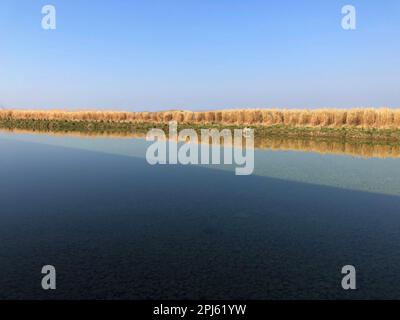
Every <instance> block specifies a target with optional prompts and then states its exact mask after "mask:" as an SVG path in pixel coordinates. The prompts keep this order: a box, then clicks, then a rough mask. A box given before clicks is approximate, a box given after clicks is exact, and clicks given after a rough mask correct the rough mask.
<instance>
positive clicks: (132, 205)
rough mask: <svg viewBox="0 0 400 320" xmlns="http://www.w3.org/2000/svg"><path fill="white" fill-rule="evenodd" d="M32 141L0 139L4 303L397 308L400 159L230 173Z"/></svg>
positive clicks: (294, 156) (0, 288) (0, 289)
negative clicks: (270, 302)
mask: <svg viewBox="0 0 400 320" xmlns="http://www.w3.org/2000/svg"><path fill="white" fill-rule="evenodd" d="M38 139H39V140H40V139H43V141H45V138H38ZM57 139H61V140H62V139H64V138H62V137H61V138H60V137H58V138H57ZM37 142H38V141H36V142H32V141H29V142H27V141H20V140H18V139H12V138H11V139H10V137H7V139H5V138H4V139H3V138H2V137H0V150H1V156H0V204H1V207H0V208H1V209H0V274H1V277H0V298H3V299H4V298H8V299H10V298H29V299H32V298H33V299H39V298H71V299H91V298H100V299H102V298H106V299H121V298H129V299H164V298H165V299H167V298H179V299H181V298H191V299H197V298H206V299H214V298H218V299H221V298H223V299H298V298H312V299H316V298H322V299H333V298H340V299H354V298H377V299H384V298H392V299H396V298H400V198H399V197H398V196H396V194H397V193H398V192H399V189H397V183H398V181H399V178H400V174H399V171H398V170H399V169H398V164H399V163H400V162H399V160H393V159H388V160H384V159H379V160H376V159H375V160H370V161H369V160H360V159H356V158H352V157H340V156H338V157H335V156H326V157H323V156H316V155H312V154H308V155H304V154H299V153H290V152H289V153H283V154H280V155H279V154H277V153H271V152H263V153H262V155H258V156H257V157H256V174H255V175H251V176H235V175H234V174H233V173H232V171H230V170H215V169H210V168H205V167H199V166H191V167H186V166H179V165H177V166H172V165H168V166H150V165H148V164H147V162H146V161H145V159H144V158H143V157H142V158H141V157H134V156H128V155H123V154H116V153H115V152H114V153H112V152H110V153H105V152H100V151H93V150H92V151H90V150H87V149H86V150H85V149H84V148H80V149H78V148H71V147H65V146H56V145H50V144H43V143H37ZM75 143H76V145H77V146H78V145H82V141H81V140H79V139H76V142H75ZM108 143H109V145H110V148H113V147H114V146H115V144H116V143H117V142H115V141H112V140H110V141H109V142H108ZM72 144H74V142H72ZM133 144H134V143H133ZM138 144H140V142H138ZM139 153H140V152H139ZM303 156H305V157H309V158H301V157H303ZM276 157H278V159H277V158H276ZM284 158H285V159H287V161H289V162H284V161H283V159H284ZM257 159H258V160H257ZM260 159H265V162H263V163H268V164H270V166H268V167H267V166H265V165H263V163H261V160H260ZM268 159H270V160H268ZM271 159H272V160H271ZM274 159H275V160H274ZM279 159H280V160H279ZM299 159H303V160H301V161H300V160H299ZM304 159H308V160H307V161H309V162H307V161H306V162H304V161H305V160H304ZM335 159H336V160H335ZM268 161H270V162H268ZM363 161H364V162H363ZM277 163H280V164H281V165H280V166H278V165H277ZM288 163H290V165H289V164H288ZM296 163H297V165H298V167H297V169H296V167H294V165H296ZM304 163H307V165H305V164H304ZM317 164H319V165H317ZM323 164H325V165H326V167H325V168H324V166H323ZM335 165H336V167H335ZM271 166H272V167H271ZM274 166H275V167H276V168H277V169H276V170H273V171H268V170H269V169H268V168H274ZM285 166H286V168H285ZM307 166H310V167H307ZM351 168H358V169H357V170H362V169H360V168H365V170H364V171H357V170H356V171H355V172H356V173H358V174H359V175H362V174H364V173H368V172H371V176H372V177H373V179H372V180H371V184H370V185H371V186H374V188H373V189H374V190H375V189H377V188H378V190H377V191H379V192H374V193H372V192H366V191H360V189H363V188H364V189H368V188H367V187H366V186H365V184H368V183H365V181H364V180H362V179H365V177H359V178H360V179H361V180H360V183H358V185H359V187H357V183H355V182H354V181H355V180H357V177H353V178H350V179H348V178H346V177H342V175H346V172H351ZM371 168H376V170H377V171H378V172H381V175H384V174H386V176H381V178H382V179H383V180H384V179H387V181H389V182H391V184H390V183H389V185H388V184H385V183H383V184H384V185H385V188H383V187H382V188H380V189H379V186H380V185H381V184H382V181H383V180H382V181H379V179H377V178H375V176H374V174H375V173H374V170H371ZM278 169H279V170H281V173H279V172H278V171H277V170H278ZM307 170H308V171H309V174H305V172H306V173H307ZM268 172H269V173H270V174H268ZM277 172H278V173H277ZM290 172H293V176H294V177H293V179H290ZM326 172H329V174H328V175H324V174H326ZM353 172H354V171H353ZM363 172H364V173H363ZM257 173H258V174H257ZM263 173H264V174H263ZM312 173H313V174H314V175H312ZM273 174H275V175H276V176H275V177H271V176H272V175H273ZM279 177H281V178H279ZM298 177H303V178H302V179H299V178H298ZM321 177H322V178H321ZM307 179H308V182H306V181H307ZM318 179H320V180H318ZM329 179H331V180H329ZM341 179H342V180H341ZM301 180H303V182H301ZM338 180H339V182H337V181H338ZM348 180H349V183H348V184H347V185H346V183H344V182H343V181H348ZM310 181H312V183H310ZM318 181H319V182H318ZM363 181H364V182H363ZM316 182H318V183H316ZM332 185H336V186H335V187H333V186H332ZM351 186H353V187H351ZM385 190H386V191H387V192H386V191H385ZM46 264H51V265H54V266H55V267H56V269H57V289H56V290H55V291H44V290H42V289H41V278H42V274H41V273H40V271H41V268H42V266H43V265H46ZM346 264H351V265H354V266H355V267H356V270H357V287H358V289H357V290H355V291H344V290H343V289H342V288H341V285H340V283H341V279H342V276H343V275H342V274H341V268H342V266H344V265H346Z"/></svg>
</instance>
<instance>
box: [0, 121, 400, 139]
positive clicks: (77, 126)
mask: <svg viewBox="0 0 400 320" xmlns="http://www.w3.org/2000/svg"><path fill="white" fill-rule="evenodd" d="M0 128H3V129H7V130H12V129H20V130H31V131H48V132H60V133H61V132H89V133H90V132H93V133H96V132H99V133H110V134H113V133H115V134H118V133H129V132H142V133H147V131H148V130H150V129H152V128H160V129H164V131H165V132H168V123H162V122H144V121H143V122H139V121H135V122H130V121H112V120H106V121H105V120H60V119H52V120H49V119H43V120H42V119H13V118H6V119H4V118H1V117H0ZM185 128H192V129H195V130H196V131H199V130H200V129H212V128H215V129H218V130H222V129H231V130H232V129H243V128H252V129H254V135H255V138H262V137H283V138H285V137H286V138H299V139H316V138H318V139H329V140H332V139H333V140H339V141H344V142H345V141H353V142H362V143H376V142H380V143H400V128H365V127H360V126H359V127H357V126H341V127H333V126H315V127H310V126H294V125H261V124H221V123H215V122H209V123H207V122H204V123H201V124H200V123H191V122H187V123H186V122H184V123H179V122H178V129H179V130H181V129H185Z"/></svg>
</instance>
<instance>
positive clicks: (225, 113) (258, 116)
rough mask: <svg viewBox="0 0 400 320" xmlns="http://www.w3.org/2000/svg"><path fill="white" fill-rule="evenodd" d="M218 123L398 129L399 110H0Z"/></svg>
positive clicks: (52, 116)
mask: <svg viewBox="0 0 400 320" xmlns="http://www.w3.org/2000/svg"><path fill="white" fill-rule="evenodd" d="M10 119H11V120H48V121H52V120H57V121H60V120H62V121H99V122H128V123H168V122H169V121H176V122H178V123H181V124H220V125H254V126H287V127H314V128H316V127H329V128H341V127H358V128H367V129H400V109H389V108H382V109H373V108H358V109H312V110H306V109H299V110H294V109H234V110H214V111H197V112H195V111H179V110H170V111H160V112H122V111H91V110H89V111H64V110H49V111H44V110H0V120H10Z"/></svg>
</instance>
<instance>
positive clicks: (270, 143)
mask: <svg viewBox="0 0 400 320" xmlns="http://www.w3.org/2000/svg"><path fill="white" fill-rule="evenodd" d="M0 131H5V132H13V133H19V134H46V135H52V136H60V137H62V136H72V137H83V138H84V137H87V138H103V137H107V138H118V139H121V138H141V139H144V138H145V137H146V133H144V132H126V131H124V132H95V131H85V132H79V131H72V132H52V131H38V130H36V131H32V130H21V129H9V130H6V129H0ZM210 142H211V141H210ZM223 142H224V141H223V140H221V141H220V143H221V144H223ZM243 145H245V143H244V142H243ZM254 145H255V148H257V149H269V150H274V151H301V152H314V153H321V154H343V155H351V156H356V157H364V158H400V145H397V144H376V143H374V144H371V143H354V142H346V141H335V140H318V139H295V138H287V137H276V136H271V137H256V138H255V143H254Z"/></svg>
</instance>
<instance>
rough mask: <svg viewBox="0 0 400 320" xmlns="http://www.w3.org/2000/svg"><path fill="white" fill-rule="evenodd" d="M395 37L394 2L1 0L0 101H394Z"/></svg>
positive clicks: (127, 104) (212, 104) (77, 105)
mask: <svg viewBox="0 0 400 320" xmlns="http://www.w3.org/2000/svg"><path fill="white" fill-rule="evenodd" d="M46 4H51V5H54V6H55V7H56V9H57V29H56V30H54V31H45V30H43V29H42V28H41V19H42V16H43V15H42V14H41V9H42V6H44V5H46ZM346 4H352V5H354V6H355V7H356V9H357V29H356V30H353V31H345V30H343V29H342V27H341V18H342V14H341V8H342V6H344V5H346ZM399 39H400V1H398V0H385V1H379V0H358V1H355V0H348V1H337V0H325V1H321V0H318V1H317V0H304V1H299V0H280V1H278V0H271V1H267V0H264V1H255V0H246V1H243V0H240V1H238V0H196V1H195V0H159V1H154V0H146V1H134V0H131V1H128V0H113V1H111V0H98V1H88V0H86V1H84V0H48V1H38V0H1V1H0V106H3V107H6V108H68V109H81V108H101V109H121V110H138V111H139V110H161V109H171V108H179V109H192V110H202V109H210V108H255V107H288V108H316V107H359V106H373V107H381V106H388V107H400V88H399V84H400V41H399Z"/></svg>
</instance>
